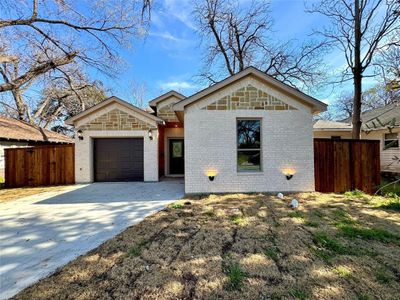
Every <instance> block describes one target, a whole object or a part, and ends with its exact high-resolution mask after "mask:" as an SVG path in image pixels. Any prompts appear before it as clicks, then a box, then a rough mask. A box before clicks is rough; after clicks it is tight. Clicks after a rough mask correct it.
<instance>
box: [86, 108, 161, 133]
mask: <svg viewBox="0 0 400 300" xmlns="http://www.w3.org/2000/svg"><path fill="white" fill-rule="evenodd" d="M78 129H80V130H149V129H157V127H155V126H153V125H151V124H148V123H146V122H143V121H141V120H139V119H137V118H135V117H134V116H132V115H130V114H127V113H126V112H123V111H121V110H119V109H113V110H112V111H110V112H108V113H106V114H104V115H101V116H100V117H98V118H96V119H94V120H93V121H91V122H89V123H87V124H85V125H82V126H80V127H79V128H78Z"/></svg>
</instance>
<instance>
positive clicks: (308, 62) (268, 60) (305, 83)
mask: <svg viewBox="0 0 400 300" xmlns="http://www.w3.org/2000/svg"><path fill="white" fill-rule="evenodd" d="M194 13H195V14H196V16H197V19H198V25H199V33H200V34H201V35H202V36H203V42H204V43H205V44H206V46H207V48H206V51H205V61H206V63H205V66H204V71H203V72H202V73H201V74H200V76H201V78H203V79H206V80H207V81H208V82H209V83H215V82H217V81H219V80H220V79H221V77H225V76H226V75H233V74H236V73H237V72H240V71H242V70H243V69H245V68H246V67H248V66H250V65H253V66H255V67H257V68H259V69H260V70H262V71H264V72H265V73H266V74H268V75H271V76H273V77H275V78H277V79H278V80H281V81H283V82H285V83H287V84H289V85H291V86H294V87H298V88H300V87H306V88H312V87H315V85H316V83H317V82H318V81H319V80H321V78H322V76H323V74H324V72H323V71H322V70H321V69H320V63H321V59H320V56H319V55H320V54H321V51H323V47H322V46H321V45H320V44H315V43H314V44H313V43H308V44H303V45H300V46H298V45H293V44H294V42H293V41H288V42H285V43H279V42H278V41H277V40H276V38H275V37H274V36H273V32H272V19H271V17H270V15H269V3H268V2H266V1H257V0H255V1H253V2H251V4H249V5H248V6H245V5H240V4H238V3H236V2H233V1H227V0H204V1H201V2H198V3H197V5H196V6H195V10H194Z"/></svg>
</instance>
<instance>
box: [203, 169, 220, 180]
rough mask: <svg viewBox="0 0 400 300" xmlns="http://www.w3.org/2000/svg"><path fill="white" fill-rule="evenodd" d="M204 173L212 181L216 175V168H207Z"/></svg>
mask: <svg viewBox="0 0 400 300" xmlns="http://www.w3.org/2000/svg"><path fill="white" fill-rule="evenodd" d="M205 174H206V176H207V177H208V180H210V181H214V178H215V176H217V171H216V170H207V171H206V173H205Z"/></svg>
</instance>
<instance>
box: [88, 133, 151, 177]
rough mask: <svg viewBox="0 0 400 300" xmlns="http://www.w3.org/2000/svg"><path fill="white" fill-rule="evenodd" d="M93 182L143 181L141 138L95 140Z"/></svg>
mask: <svg viewBox="0 0 400 300" xmlns="http://www.w3.org/2000/svg"><path fill="white" fill-rule="evenodd" d="M93 154H94V155H93V157H94V180H95V181H97V182H107V181H143V180H144V174H143V173H144V172H143V160H144V156H143V138H95V139H94V145H93Z"/></svg>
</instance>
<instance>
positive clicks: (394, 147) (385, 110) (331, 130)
mask: <svg viewBox="0 0 400 300" xmlns="http://www.w3.org/2000/svg"><path fill="white" fill-rule="evenodd" d="M361 121H362V122H363V124H362V127H361V139H365V140H379V141H380V146H381V171H382V172H391V173H400V147H399V145H400V104H399V103H393V104H390V105H387V106H385V107H382V108H377V109H372V110H369V111H366V112H364V113H362V115H361ZM352 129H353V125H352V124H351V119H345V120H343V121H340V122H334V121H326V120H318V121H317V122H315V123H314V126H313V132H314V138H328V139H351V138H352V135H351V131H352Z"/></svg>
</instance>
